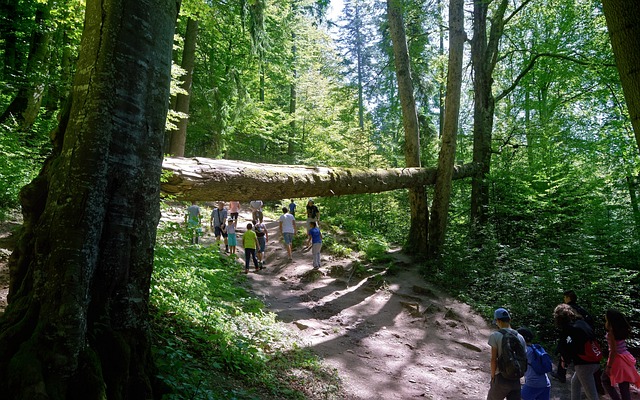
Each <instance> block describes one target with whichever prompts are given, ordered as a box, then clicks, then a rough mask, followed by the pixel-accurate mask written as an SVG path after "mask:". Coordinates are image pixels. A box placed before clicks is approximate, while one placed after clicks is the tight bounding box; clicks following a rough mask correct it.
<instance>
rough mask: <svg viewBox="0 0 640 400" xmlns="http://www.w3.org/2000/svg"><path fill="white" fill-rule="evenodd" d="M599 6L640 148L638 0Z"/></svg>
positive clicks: (607, 1)
mask: <svg viewBox="0 0 640 400" xmlns="http://www.w3.org/2000/svg"><path fill="white" fill-rule="evenodd" d="M602 8H603V10H604V16H605V18H606V20H607V26H608V27H609V36H610V37H611V47H612V48H613V54H614V56H615V58H616V64H617V65H618V72H619V73H620V81H621V82H622V89H623V90H624V98H625V100H626V101H627V107H628V109H629V116H630V117H631V125H632V126H633V130H634V132H635V135H636V144H637V145H638V149H639V150H640V68H639V67H638V66H640V1H637V0H602Z"/></svg>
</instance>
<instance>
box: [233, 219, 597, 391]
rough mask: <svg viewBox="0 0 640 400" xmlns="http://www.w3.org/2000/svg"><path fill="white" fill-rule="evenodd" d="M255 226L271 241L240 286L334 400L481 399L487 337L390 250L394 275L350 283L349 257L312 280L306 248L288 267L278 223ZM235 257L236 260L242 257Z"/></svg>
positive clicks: (483, 327)
mask: <svg viewBox="0 0 640 400" xmlns="http://www.w3.org/2000/svg"><path fill="white" fill-rule="evenodd" d="M240 216H241V220H242V217H248V216H249V214H248V213H247V214H246V215H245V214H244V213H241V215H240ZM265 223H266V225H267V228H268V230H269V233H270V234H271V235H270V237H269V241H268V244H267V251H266V254H267V256H266V260H267V263H266V264H265V266H266V267H267V268H266V269H265V270H262V271H260V272H258V273H255V272H250V274H249V276H248V279H249V285H250V287H251V288H252V290H253V292H254V293H255V294H256V295H258V296H259V297H260V298H262V300H263V301H264V302H265V303H266V304H267V307H268V309H269V310H271V311H273V312H274V313H276V314H277V315H278V317H279V319H280V320H282V321H283V322H284V323H285V324H287V325H288V326H289V327H290V329H291V330H292V331H293V332H295V333H296V334H297V335H298V336H299V337H300V340H301V342H302V343H304V344H306V345H307V346H309V347H310V348H311V349H313V350H314V351H315V352H316V353H317V354H318V355H320V356H321V357H322V358H323V359H324V360H325V362H326V363H327V364H329V365H330V366H333V367H334V368H335V369H336V370H337V371H338V373H339V376H340V377H341V379H342V383H343V387H344V391H345V396H344V398H346V399H354V400H355V399H363V400H364V399H368V400H371V399H384V400H395V399H397V400H406V399H412V398H425V399H432V400H444V399H456V400H461V399H466V400H481V399H482V400H484V399H486V397H487V390H488V388H489V380H490V379H489V375H490V367H489V361H490V358H491V349H490V347H489V345H488V344H487V339H488V336H489V334H490V333H491V329H492V328H491V327H490V326H489V325H488V324H487V322H486V321H485V320H484V319H483V318H482V317H481V316H480V315H478V314H477V313H476V312H474V311H473V310H472V309H471V308H470V307H469V306H468V305H466V304H464V303H461V302H459V301H457V300H456V299H454V298H452V297H451V296H449V295H447V294H446V293H444V292H442V291H441V290H440V289H439V288H437V287H434V286H433V285H431V284H429V283H428V282H425V281H424V279H423V278H422V277H421V276H420V274H419V273H418V270H417V268H416V267H415V265H414V264H413V263H412V261H411V259H410V258H409V257H407V256H406V255H404V254H403V253H401V252H400V251H398V250H395V251H393V252H392V253H391V255H392V257H393V259H394V262H393V264H395V268H394V269H393V270H397V271H399V272H397V273H389V271H387V270H386V268H385V267H376V266H375V265H371V266H367V267H368V269H369V271H371V272H370V273H368V274H367V275H366V276H364V275H363V276H358V275H356V274H352V271H354V268H353V267H354V262H357V261H358V260H357V258H356V257H355V256H354V257H349V258H336V257H334V256H332V255H329V254H326V253H325V254H323V255H322V267H321V268H320V270H318V271H314V270H313V268H312V254H311V251H310V250H309V249H307V248H301V249H297V250H295V251H294V254H293V261H289V260H288V257H287V255H286V251H285V250H284V248H283V244H282V242H280V235H279V234H278V223H277V222H276V221H272V220H265ZM239 225H240V226H242V225H244V224H242V223H241V224H239ZM238 253H239V255H240V256H241V260H244V258H242V257H244V254H243V251H242V249H239V251H238ZM251 271H253V266H252V268H251ZM355 271H357V269H356V270H355ZM569 398H570V385H569V384H568V383H564V384H562V383H559V382H557V381H552V396H551V399H552V400H564V399H567V400H568V399H569ZM607 398H608V397H607Z"/></svg>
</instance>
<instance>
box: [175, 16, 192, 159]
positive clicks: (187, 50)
mask: <svg viewBox="0 0 640 400" xmlns="http://www.w3.org/2000/svg"><path fill="white" fill-rule="evenodd" d="M184 36H185V37H184V49H183V50H182V64H181V65H180V66H181V67H182V69H184V71H185V75H184V77H183V81H182V91H181V93H178V94H177V95H176V104H175V111H176V112H178V113H179V115H182V116H183V117H182V118H180V120H179V121H178V122H177V124H176V125H177V129H175V130H173V131H171V142H170V145H169V150H168V153H169V154H171V155H173V156H176V157H184V146H185V143H186V141H187V123H188V121H189V118H188V115H189V103H190V101H191V85H192V83H193V69H194V67H195V61H196V41H197V38H198V20H197V19H195V17H189V18H187V30H186V33H185V35H184Z"/></svg>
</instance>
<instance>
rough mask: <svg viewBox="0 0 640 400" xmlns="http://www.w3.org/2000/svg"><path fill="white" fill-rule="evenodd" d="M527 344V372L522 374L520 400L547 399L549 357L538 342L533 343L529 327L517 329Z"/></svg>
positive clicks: (548, 390)
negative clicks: (522, 383) (522, 382)
mask: <svg viewBox="0 0 640 400" xmlns="http://www.w3.org/2000/svg"><path fill="white" fill-rule="evenodd" d="M517 331H518V333H519V334H520V335H522V337H523V338H524V341H525V342H526V344H527V364H528V365H529V366H528V368H527V372H525V374H524V385H522V391H521V392H520V393H521V395H522V400H549V398H550V396H551V381H549V377H548V376H547V374H546V373H547V372H550V371H551V367H552V364H551V357H550V356H549V354H547V352H546V351H545V350H544V349H543V348H542V346H540V345H539V344H534V343H533V338H534V334H533V332H531V330H530V329H529V328H525V327H520V328H518V329H517Z"/></svg>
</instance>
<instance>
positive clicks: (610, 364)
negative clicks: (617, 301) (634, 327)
mask: <svg viewBox="0 0 640 400" xmlns="http://www.w3.org/2000/svg"><path fill="white" fill-rule="evenodd" d="M604 319H605V323H604V327H605V329H606V330H607V334H606V338H607V343H608V344H609V358H608V359H607V366H606V367H605V369H604V375H603V377H602V383H603V384H604V387H605V388H606V389H607V392H609V396H611V399H612V400H631V391H630V389H629V384H634V385H635V386H636V387H640V374H638V371H636V359H635V357H633V355H631V353H629V350H627V342H626V340H627V338H629V334H630V333H631V325H629V322H628V321H627V319H626V318H625V316H624V314H622V313H621V312H620V311H618V310H614V309H609V310H607V313H606V314H605V316H604ZM616 386H618V390H620V393H618V390H616Z"/></svg>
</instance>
